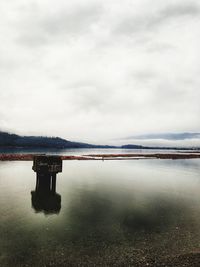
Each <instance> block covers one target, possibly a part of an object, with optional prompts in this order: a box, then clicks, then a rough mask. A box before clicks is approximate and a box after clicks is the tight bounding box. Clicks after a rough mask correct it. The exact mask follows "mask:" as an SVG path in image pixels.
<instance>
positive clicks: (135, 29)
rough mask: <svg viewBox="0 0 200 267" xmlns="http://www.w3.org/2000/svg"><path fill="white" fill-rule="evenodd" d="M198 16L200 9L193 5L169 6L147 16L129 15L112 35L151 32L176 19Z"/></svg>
mask: <svg viewBox="0 0 200 267" xmlns="http://www.w3.org/2000/svg"><path fill="white" fill-rule="evenodd" d="M199 15H200V7H199V5H197V4H195V3H193V4H192V3H190V4H187V3H186V4H185V3H180V4H171V5H168V6H167V7H165V8H163V9H160V10H158V11H157V12H154V13H150V12H147V14H145V15H142V16H141V15H139V16H132V15H131V16H130V15H129V16H128V17H126V18H124V19H123V20H122V21H121V22H119V23H118V24H117V26H116V28H115V29H114V33H117V34H119V33H121V34H136V33H141V32H145V31H146V32H147V31H152V30H156V29H157V28H158V27H159V26H161V25H163V24H164V23H167V22H169V21H170V20H172V19H178V18H180V17H183V16H188V17H196V16H199Z"/></svg>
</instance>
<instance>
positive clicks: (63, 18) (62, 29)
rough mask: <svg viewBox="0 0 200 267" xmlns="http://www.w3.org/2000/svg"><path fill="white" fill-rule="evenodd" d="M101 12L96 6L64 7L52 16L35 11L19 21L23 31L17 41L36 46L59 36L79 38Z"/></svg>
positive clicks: (97, 18)
mask: <svg viewBox="0 0 200 267" xmlns="http://www.w3.org/2000/svg"><path fill="white" fill-rule="evenodd" d="M102 10H103V9H102V6H100V5H98V4H96V5H95V4H93V5H80V6H78V7H76V8H66V7H64V8H63V9H60V10H57V11H56V12H55V13H53V14H44V15H41V14H40V11H38V10H37V13H36V14H35V15H33V14H32V16H30V17H26V18H25V20H22V21H21V23H22V24H23V26H22V28H24V30H23V31H22V33H20V35H19V36H18V41H20V42H22V43H25V44H28V45H31V46H37V45H40V44H45V43H46V42H49V41H52V40H53V39H54V40H56V38H58V37H59V36H61V37H62V39H63V38H66V37H69V38H70V37H74V36H77V35H79V36H80V35H81V34H85V33H88V32H90V31H91V26H92V25H93V24H94V23H96V22H97V21H98V20H99V18H100V16H101V13H102Z"/></svg>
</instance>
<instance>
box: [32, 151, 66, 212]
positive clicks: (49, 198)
mask: <svg viewBox="0 0 200 267" xmlns="http://www.w3.org/2000/svg"><path fill="white" fill-rule="evenodd" d="M32 169H33V170H34V172H36V187H35V191H32V192H31V195H32V206H33V207H34V209H35V210H36V211H43V212H45V213H58V212H59V211H60V208H61V196H60V195H59V194H57V193H56V175H57V173H59V172H62V158H61V157H60V156H50V155H36V156H34V158H33V167H32Z"/></svg>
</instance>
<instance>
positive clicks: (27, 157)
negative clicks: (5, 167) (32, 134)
mask: <svg viewBox="0 0 200 267" xmlns="http://www.w3.org/2000/svg"><path fill="white" fill-rule="evenodd" d="M34 155H35V154H0V161H17V160H19V161H31V160H33V157H34ZM61 158H62V160H127V159H129V160H131V159H132V160H134V159H149V158H151V159H173V160H175V159H195V158H200V153H199V152H197V153H184V154H183V153H151V154H150V153H149V154H147V153H134V154H89V155H83V156H74V155H68V156H63V155H61Z"/></svg>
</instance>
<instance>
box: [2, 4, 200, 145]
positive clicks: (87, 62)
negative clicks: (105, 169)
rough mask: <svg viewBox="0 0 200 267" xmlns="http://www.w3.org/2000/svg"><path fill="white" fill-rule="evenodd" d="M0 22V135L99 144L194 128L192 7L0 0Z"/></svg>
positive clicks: (197, 93)
mask: <svg viewBox="0 0 200 267" xmlns="http://www.w3.org/2000/svg"><path fill="white" fill-rule="evenodd" d="M0 25H1V26H2V27H1V35H0V74H1V75H0V116H1V128H2V127H3V128H4V129H9V130H10V131H13V132H17V133H20V134H39V135H41V134H44V135H50V136H52V135H56V136H61V137H64V138H67V139H72V140H79V141H89V142H102V143H105V142H107V140H110V139H112V138H113V139H115V138H119V137H121V136H129V135H130V136H131V135H138V134H139V133H142V132H144V133H146V132H147V133H148V132H158V133H162V132H199V131H200V124H199V113H200V106H199V98H200V90H199V86H200V78H199V68H200V63H199V59H198V54H199V45H200V38H199V27H200V20H199V3H198V1H197V0H196V1H195V0H193V1H187V0H183V1H180V0H173V1H172V0H170V1H167V2H164V1H160V0H155V1H152V0H134V1H132V0H125V1H124V2H123V4H122V2H121V1H120V0H115V1H114V0H107V1H100V0H97V1H95V3H94V1H92V0H86V1H85V2H84V5H83V3H82V1H80V0H74V1H72V2H67V1H64V0H60V1H57V2H55V1H53V0H43V1H39V0H36V1H34V2H30V1H25V0H16V1H15V2H12V4H11V2H9V1H6V0H2V1H1V2H0ZM2 130H3V129H2Z"/></svg>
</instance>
